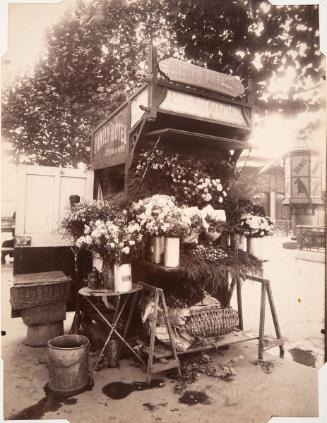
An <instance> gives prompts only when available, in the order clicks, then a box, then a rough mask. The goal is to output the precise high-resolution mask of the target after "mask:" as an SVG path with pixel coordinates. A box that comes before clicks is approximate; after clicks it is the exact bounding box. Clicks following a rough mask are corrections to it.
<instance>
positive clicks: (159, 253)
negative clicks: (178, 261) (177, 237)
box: [150, 236, 164, 264]
mask: <svg viewBox="0 0 327 423" xmlns="http://www.w3.org/2000/svg"><path fill="white" fill-rule="evenodd" d="M163 254H164V237H163V236H152V237H151V239H150V260H151V262H152V263H156V264H159V263H162V260H163Z"/></svg>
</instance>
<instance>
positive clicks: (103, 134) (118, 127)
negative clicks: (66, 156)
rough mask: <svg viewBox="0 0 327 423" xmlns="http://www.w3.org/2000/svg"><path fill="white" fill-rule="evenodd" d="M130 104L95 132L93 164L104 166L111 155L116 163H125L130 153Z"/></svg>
mask: <svg viewBox="0 0 327 423" xmlns="http://www.w3.org/2000/svg"><path fill="white" fill-rule="evenodd" d="M128 136H129V128H128V106H127V105H126V106H124V107H123V108H122V109H120V110H119V111H118V112H117V113H115V114H114V115H112V117H110V118H109V119H108V120H107V121H106V122H105V123H104V124H103V125H102V126H100V127H99V128H98V129H97V130H96V131H95V132H94V133H93V139H92V165H93V167H94V168H95V169H96V168H99V167H103V166H102V165H103V162H104V161H106V160H107V159H108V158H109V157H115V159H116V160H115V161H116V163H115V164H121V163H124V162H125V160H126V156H127V154H128Z"/></svg>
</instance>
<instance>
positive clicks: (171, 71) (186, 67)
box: [158, 57, 244, 97]
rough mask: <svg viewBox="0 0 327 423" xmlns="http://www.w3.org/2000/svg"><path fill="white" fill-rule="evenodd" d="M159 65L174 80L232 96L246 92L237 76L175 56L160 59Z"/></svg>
mask: <svg viewBox="0 0 327 423" xmlns="http://www.w3.org/2000/svg"><path fill="white" fill-rule="evenodd" d="M158 66H159V69H160V71H161V72H162V73H164V74H165V75H166V76H167V77H168V78H169V79H170V80H171V81H173V82H178V83H180V84H185V85H189V86H193V87H198V88H205V89H207V90H211V91H215V92H218V93H221V94H225V95H229V96H231V97H238V96H239V95H241V94H243V93H244V86H243V84H242V83H241V81H240V80H239V78H238V77H236V76H231V75H226V74H224V73H220V72H216V71H212V70H210V69H205V68H202V67H200V66H196V65H193V64H192V63H187V62H182V61H181V60H178V59H174V58H173V57H169V58H168V59H164V60H161V61H159V63H158Z"/></svg>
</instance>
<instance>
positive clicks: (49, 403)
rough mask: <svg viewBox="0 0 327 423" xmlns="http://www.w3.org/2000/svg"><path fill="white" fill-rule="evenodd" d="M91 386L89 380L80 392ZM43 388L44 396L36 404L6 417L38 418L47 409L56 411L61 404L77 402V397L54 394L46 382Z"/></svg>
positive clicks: (46, 411) (20, 418)
mask: <svg viewBox="0 0 327 423" xmlns="http://www.w3.org/2000/svg"><path fill="white" fill-rule="evenodd" d="M92 388H93V382H92V381H91V380H90V383H89V385H88V386H87V387H86V388H84V389H83V391H81V392H84V391H89V390H91V389H92ZM43 389H44V392H45V397H43V398H41V399H40V400H39V401H38V402H37V403H36V404H33V405H31V406H29V407H26V408H24V409H23V410H21V411H19V412H18V413H16V414H14V415H12V416H10V417H8V420H40V419H42V417H43V415H44V414H45V413H48V412H49V411H52V412H54V411H58V410H59V409H60V408H61V407H62V406H63V405H74V404H76V403H77V398H70V397H68V396H60V395H55V394H54V393H53V392H51V391H50V389H49V387H48V384H46V385H45V386H44V388H43ZM81 392H80V393H81ZM75 395H77V394H74V395H72V397H74V396H75Z"/></svg>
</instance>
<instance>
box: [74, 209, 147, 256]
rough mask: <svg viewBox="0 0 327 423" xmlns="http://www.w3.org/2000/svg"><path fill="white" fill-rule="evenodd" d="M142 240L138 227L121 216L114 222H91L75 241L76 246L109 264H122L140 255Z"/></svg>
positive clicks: (124, 216) (134, 222)
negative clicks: (96, 254) (94, 254)
mask: <svg viewBox="0 0 327 423" xmlns="http://www.w3.org/2000/svg"><path fill="white" fill-rule="evenodd" d="M142 240H143V235H142V232H141V227H140V225H139V224H138V223H137V222H136V221H133V220H131V221H128V219H127V217H126V215H123V217H119V218H117V219H114V220H107V221H104V220H100V219H98V220H96V221H91V222H90V223H89V225H85V227H84V235H83V236H81V237H79V238H78V239H77V241H76V246H77V247H79V248H82V247H84V248H87V249H88V250H90V251H92V252H94V253H98V254H100V256H101V257H102V258H104V259H108V260H109V261H110V262H111V263H114V264H123V263H126V262H130V261H131V260H132V259H133V258H135V257H137V256H138V255H139V254H140V253H141V251H142V248H140V246H142Z"/></svg>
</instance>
